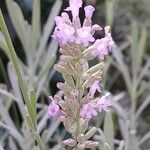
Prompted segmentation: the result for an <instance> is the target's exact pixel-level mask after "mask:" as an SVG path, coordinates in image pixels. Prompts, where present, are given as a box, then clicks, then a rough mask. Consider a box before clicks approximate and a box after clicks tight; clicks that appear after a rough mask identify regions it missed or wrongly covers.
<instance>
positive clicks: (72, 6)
mask: <svg viewBox="0 0 150 150" xmlns="http://www.w3.org/2000/svg"><path fill="white" fill-rule="evenodd" d="M82 4H83V2H82V0H70V1H69V7H67V8H66V9H65V10H66V11H71V12H72V16H73V18H76V17H78V16H79V8H80V7H81V6H82Z"/></svg>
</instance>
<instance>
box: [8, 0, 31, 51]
mask: <svg viewBox="0 0 150 150" xmlns="http://www.w3.org/2000/svg"><path fill="white" fill-rule="evenodd" d="M6 5H7V10H8V12H9V15H10V18H11V20H12V23H13V25H14V28H15V30H16V32H17V34H18V36H19V39H20V40H21V43H22V45H23V47H24V49H25V50H26V51H27V50H28V48H29V46H30V45H29V43H30V42H29V41H30V38H31V36H28V34H29V33H30V32H29V25H28V23H27V22H26V21H25V20H24V16H23V13H22V11H21V9H20V7H19V5H18V4H17V3H16V2H14V1H13V0H6ZM12 12H13V13H12Z"/></svg>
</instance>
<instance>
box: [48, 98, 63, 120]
mask: <svg viewBox="0 0 150 150" xmlns="http://www.w3.org/2000/svg"><path fill="white" fill-rule="evenodd" d="M60 113H61V111H60V107H59V105H58V104H57V103H56V102H54V101H53V102H51V104H50V105H49V106H48V114H49V115H50V116H51V117H54V118H59V117H60Z"/></svg>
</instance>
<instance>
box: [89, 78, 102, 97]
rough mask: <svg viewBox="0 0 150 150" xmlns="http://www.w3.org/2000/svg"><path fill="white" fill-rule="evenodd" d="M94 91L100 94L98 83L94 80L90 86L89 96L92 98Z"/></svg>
mask: <svg viewBox="0 0 150 150" xmlns="http://www.w3.org/2000/svg"><path fill="white" fill-rule="evenodd" d="M96 91H98V92H101V89H100V85H99V81H98V80H96V81H95V82H94V83H93V84H92V85H91V86H90V94H91V96H92V97H94V95H95V93H96Z"/></svg>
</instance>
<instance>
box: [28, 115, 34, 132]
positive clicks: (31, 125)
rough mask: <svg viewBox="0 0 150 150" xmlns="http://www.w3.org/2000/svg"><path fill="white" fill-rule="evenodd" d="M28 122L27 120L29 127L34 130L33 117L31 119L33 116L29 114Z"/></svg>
mask: <svg viewBox="0 0 150 150" xmlns="http://www.w3.org/2000/svg"><path fill="white" fill-rule="evenodd" d="M26 122H27V125H28V127H29V128H30V129H31V130H33V131H34V126H33V124H32V119H31V117H30V115H29V114H27V115H26Z"/></svg>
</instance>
